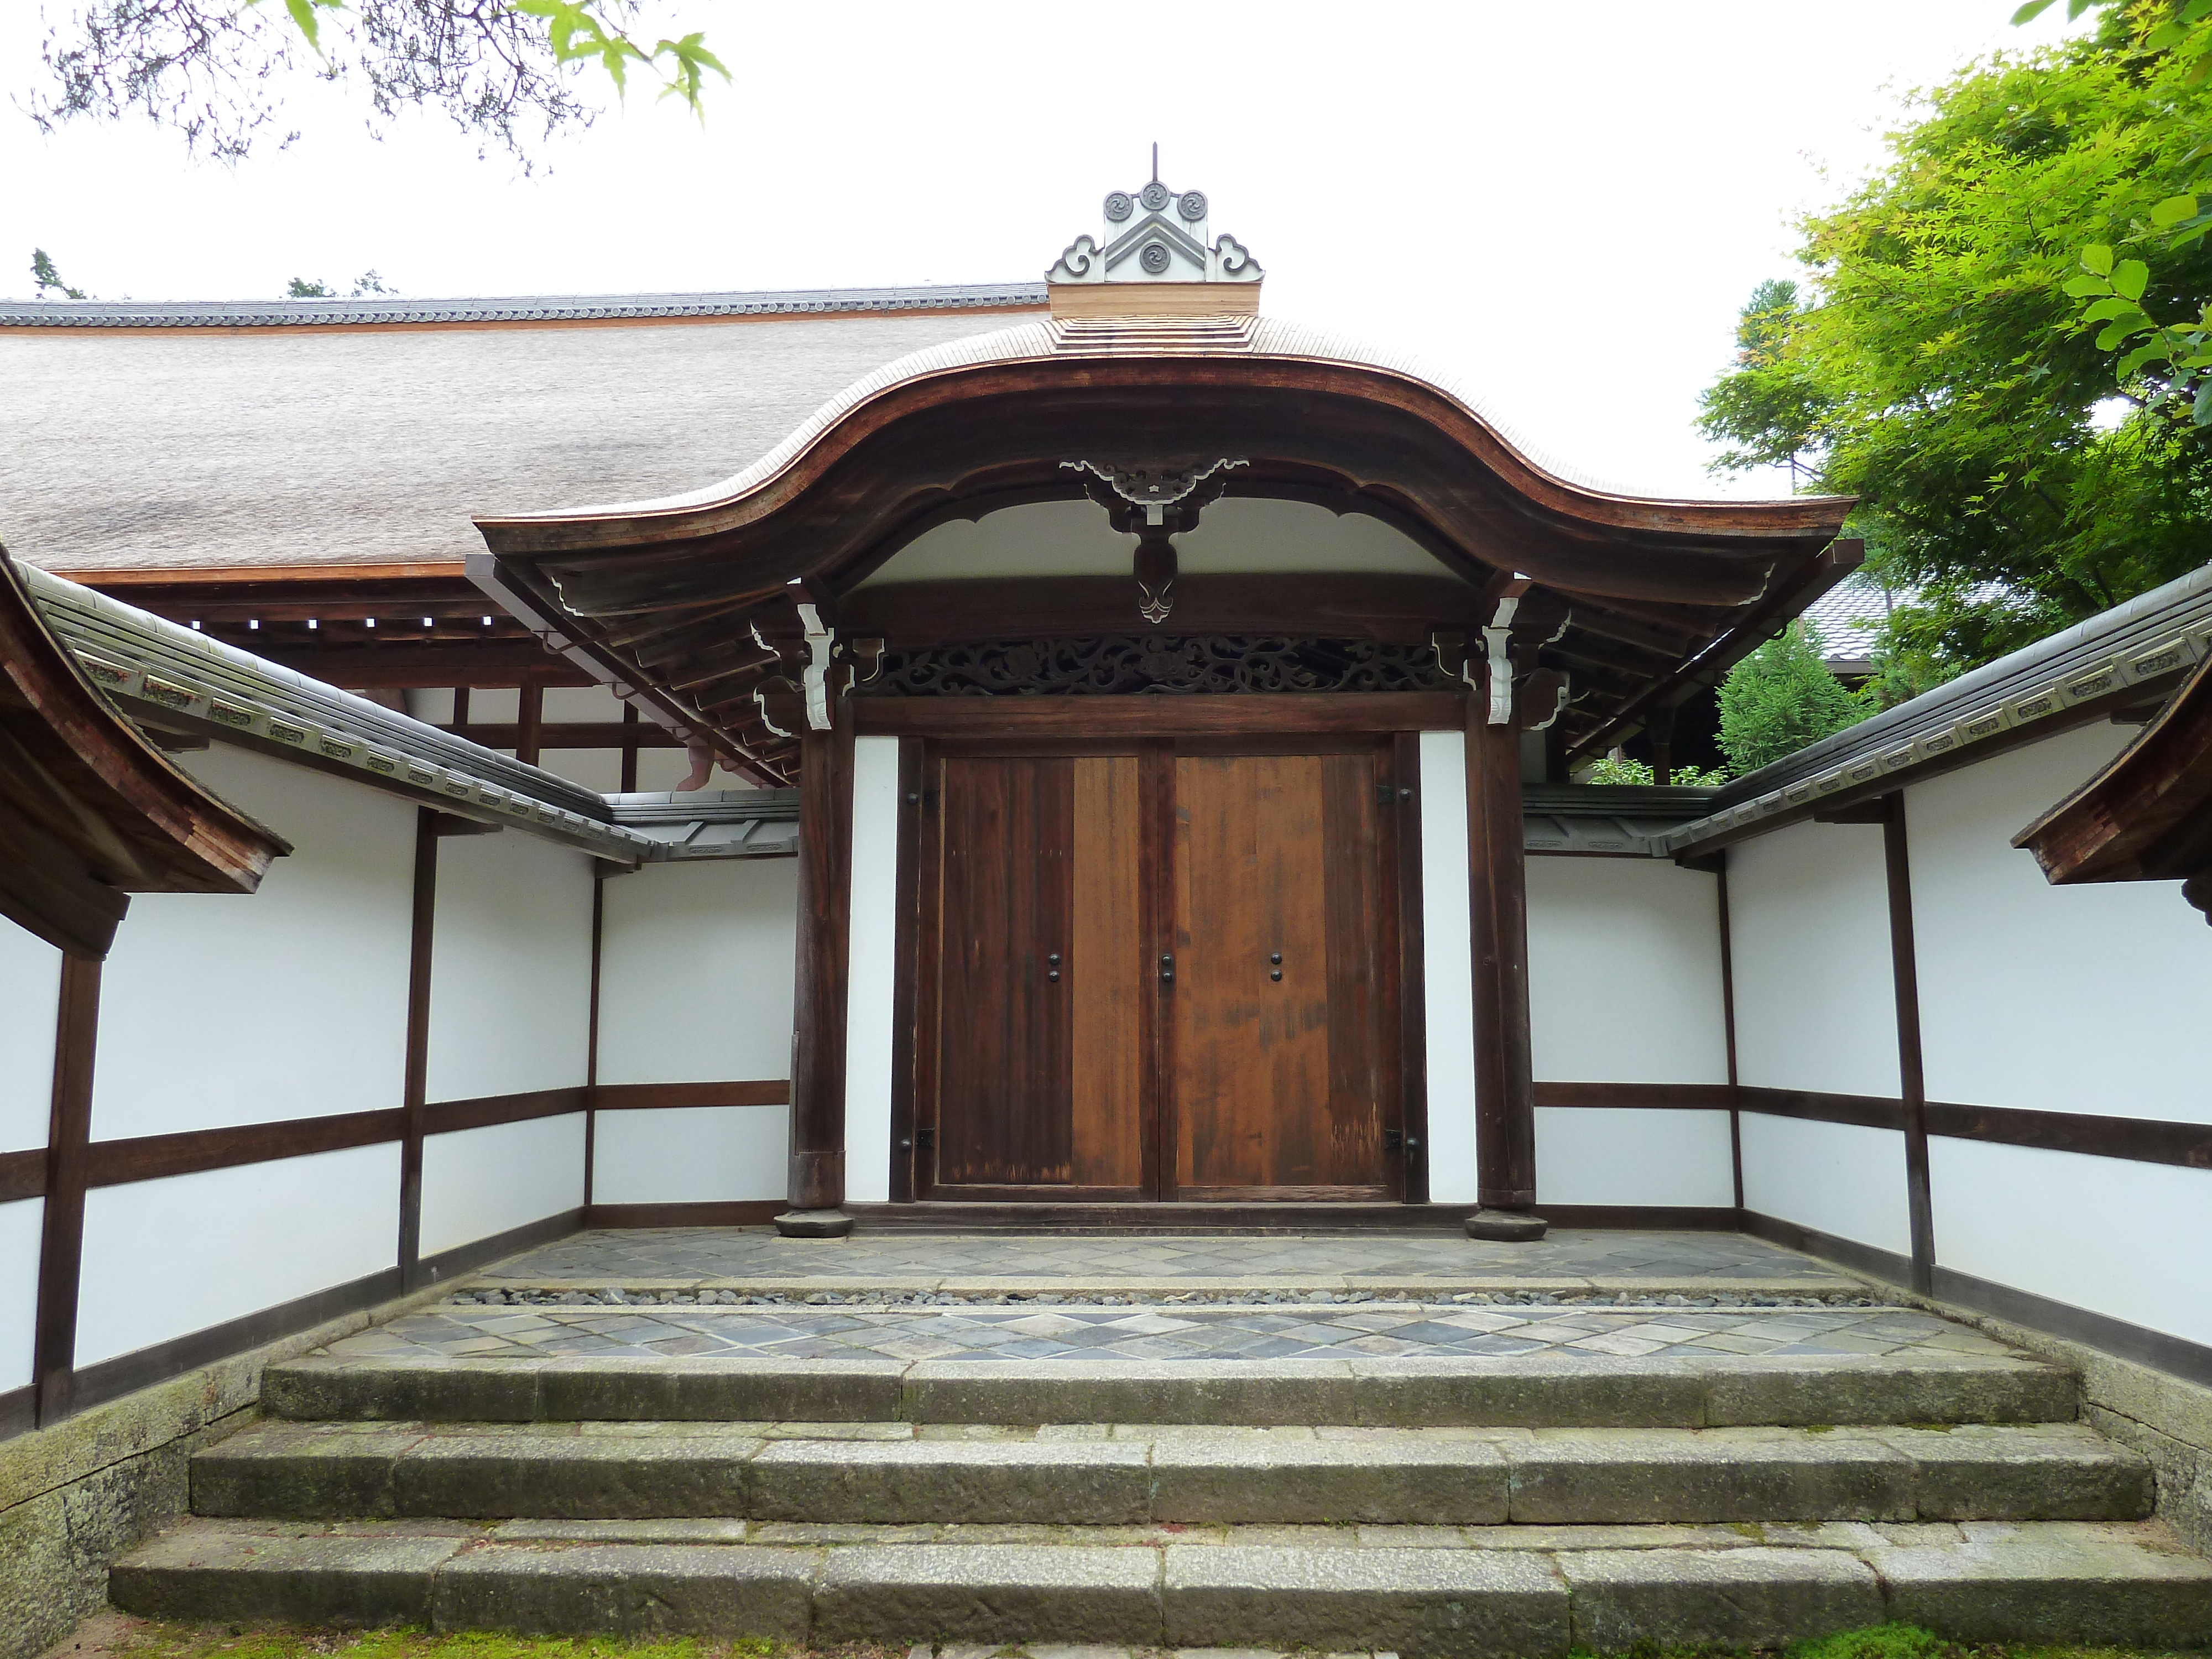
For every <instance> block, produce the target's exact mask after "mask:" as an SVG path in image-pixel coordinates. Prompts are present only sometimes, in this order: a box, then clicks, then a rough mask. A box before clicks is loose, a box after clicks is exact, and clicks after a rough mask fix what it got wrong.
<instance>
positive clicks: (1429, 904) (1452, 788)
mask: <svg viewBox="0 0 2212 1659" xmlns="http://www.w3.org/2000/svg"><path fill="white" fill-rule="evenodd" d="M1467 859H1468V851H1467V739H1466V738H1464V737H1462V735H1461V734H1460V733H1459V732H1422V733H1421V960H1422V978H1423V981H1424V983H1425V987H1426V997H1427V1002H1426V1015H1427V1027H1428V1062H1429V1197H1430V1198H1431V1200H1433V1201H1434V1202H1436V1203H1438V1204H1472V1203H1473V1202H1474V1200H1475V1199H1476V1197H1477V1195H1478V1194H1479V1191H1480V1182H1479V1181H1478V1178H1477V1171H1476V1169H1475V1163H1474V942H1473V933H1472V921H1471V915H1470V912H1469V910H1468V886H1467V874H1468V872H1467Z"/></svg>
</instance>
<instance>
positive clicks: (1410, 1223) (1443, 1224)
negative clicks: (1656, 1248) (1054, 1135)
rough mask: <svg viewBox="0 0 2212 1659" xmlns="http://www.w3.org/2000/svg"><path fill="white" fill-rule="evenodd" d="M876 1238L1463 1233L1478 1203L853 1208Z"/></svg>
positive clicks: (925, 1204)
mask: <svg viewBox="0 0 2212 1659" xmlns="http://www.w3.org/2000/svg"><path fill="white" fill-rule="evenodd" d="M844 1208H845V1213H846V1214H848V1215H849V1216H851V1217H852V1218H853V1219H854V1221H855V1222H857V1223H858V1224H860V1226H861V1227H863V1228H865V1229H866V1231H870V1232H898V1231H922V1232H982V1231H1000V1230H1006V1231H1017V1232H1059V1233H1079V1232H1102V1233H1146V1232H1155V1233H1212V1232H1218V1233H1312V1232H1376V1231H1391V1232H1425V1231H1445V1232H1456V1231H1459V1229H1460V1226H1461V1225H1462V1223H1464V1222H1465V1221H1466V1219H1467V1218H1468V1216H1469V1215H1471V1214H1472V1213H1474V1205H1472V1204H1393V1203H1372V1202H1364V1201H1355V1202H1351V1203H1334V1204H1301V1203H1283V1202H1279V1201H1261V1202H1258V1203H1204V1204H1183V1203H1165V1204H1158V1203H1146V1202H1139V1203H1072V1202H1071V1203H1056V1202H1051V1201H1043V1202H1036V1203H994V1204H986V1203H972V1202H969V1203H962V1202H941V1201H937V1200H923V1201H922V1202H920V1203H916V1204H848V1205H846V1206H844Z"/></svg>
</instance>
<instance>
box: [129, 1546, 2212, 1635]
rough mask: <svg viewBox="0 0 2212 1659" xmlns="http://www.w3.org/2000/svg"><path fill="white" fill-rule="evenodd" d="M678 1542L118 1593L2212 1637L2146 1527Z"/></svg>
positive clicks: (1431, 1624) (1373, 1623) (751, 1620)
mask: <svg viewBox="0 0 2212 1659" xmlns="http://www.w3.org/2000/svg"><path fill="white" fill-rule="evenodd" d="M575 1524H576V1523H568V1525H570V1526H572V1527H573V1526H574V1525H575ZM658 1524H659V1527H660V1528H683V1527H688V1528H691V1529H692V1530H691V1534H690V1536H685V1535H684V1534H680V1533H679V1534H668V1533H665V1532H664V1533H663V1534H662V1535H661V1536H660V1537H659V1538H658V1539H657V1540H656V1541H648V1542H631V1541H617V1536H616V1535H615V1533H614V1532H611V1531H609V1530H608V1527H609V1523H604V1522H602V1523H599V1528H600V1529H601V1530H600V1535H599V1537H597V1538H593V1539H586V1538H583V1537H579V1536H576V1535H574V1534H573V1533H571V1534H567V1535H563V1533H562V1526H561V1523H550V1524H549V1523H535V1524H533V1523H529V1522H508V1523H507V1524H505V1525H503V1526H501V1527H499V1528H495V1529H492V1530H491V1531H489V1533H487V1532H486V1531H485V1530H484V1529H483V1528H481V1527H478V1526H470V1525H465V1524H459V1523H451V1522H448V1523H444V1524H440V1523H435V1522H415V1523H384V1524H376V1523H365V1524H359V1525H355V1526H352V1527H331V1528H314V1527H301V1526H293V1527H284V1526H279V1525H274V1524H271V1523H267V1522H260V1523H247V1522H223V1521H208V1520H201V1521H196V1522H190V1523H187V1524H186V1525H185V1526H184V1527H182V1528H179V1529H177V1530H175V1531H173V1532H171V1533H170V1534H167V1535H166V1536H164V1537H162V1538H161V1539H160V1540H157V1541H155V1542H154V1543H153V1544H151V1545H149V1546H148V1547H145V1548H143V1549H142V1550H141V1551H139V1552H138V1553H137V1554H135V1555H134V1556H132V1557H131V1558H130V1559H127V1560H125V1561H124V1562H122V1563H120V1564H118V1565H117V1566H116V1568H115V1570H114V1572H113V1577H112V1584H111V1592H110V1593H111V1595H112V1599H113V1600H114V1601H115V1603H116V1604H117V1605H118V1607H123V1608H124V1609H125V1610H126V1611H128V1612H131V1613H141V1614H145V1615H148V1616H153V1617H162V1618H170V1619H179V1620H190V1621H192V1622H198V1623H206V1622H214V1621H220V1620H261V1619H272V1620H304V1621H308V1622H313V1623H319V1624H330V1625H352V1626H358V1625H385V1624H414V1625H424V1626H430V1627H432V1628H434V1629H438V1630H464V1629H479V1628H494V1629H504V1630H513V1631H520V1632H544V1633H551V1634H563V1633H577V1634H581V1633H587V1632H614V1633H618V1634H622V1635H629V1636H659V1635H677V1634H691V1635H700V1636H708V1637H722V1638H727V1637H733V1636H738V1635H753V1636H770V1637H776V1638H782V1639H784V1640H787V1641H811V1642H814V1643H817V1644H829V1643H838V1642H859V1641H867V1642H884V1643H897V1644H907V1643H918V1642H985V1643H993V1644H998V1643H1007V1642H1051V1643H1097V1644H1115V1645H1122V1646H1133V1647H1150V1648H1160V1647H1170V1648H1200V1647H1217V1646H1218V1647H1232V1646H1233V1647H1243V1648H1247V1649H1249V1648H1252V1647H1255V1646H1266V1647H1271V1648H1278V1649H1285V1650H1287V1649H1292V1648H1301V1647H1310V1648H1318V1649H1321V1650H1339V1651H1340V1650H1351V1649H1395V1650H1399V1651H1401V1652H1402V1653H1404V1654H1406V1655H1407V1656H1416V1659H1425V1656H1431V1655H1434V1656H1461V1655H1466V1656H1488V1655H1501V1656H1503V1655H1512V1656H1528V1659H1554V1656H1564V1655H1565V1654H1566V1653H1567V1651H1568V1650H1569V1649H1570V1648H1571V1647H1580V1648H1584V1649H1589V1650H1595V1651H1599V1652H1607V1653H1613V1652H1626V1651H1630V1650H1634V1649H1637V1648H1639V1647H1649V1646H1656V1645H1666V1646H1674V1645H1681V1644H1716V1645H1725V1646H1731V1647H1741V1646H1760V1647H1778V1646H1780V1645H1783V1644H1784V1643H1786V1642H1788V1641H1790V1640H1795V1639H1798V1638H1804V1637H1808V1636H1814V1635H1818V1634H1821V1633H1825V1632H1832V1631H1836V1630H1841V1629H1848V1628H1851V1627H1854V1626H1865V1625H1871V1624H1875V1623H1878V1622H1880V1621H1881V1620H1886V1619H1887V1620H1905V1621H1908V1622H1911V1623H1913V1624H1918V1625H1925V1626H1932V1627H1934V1628H1936V1629H1937V1630H1939V1631H1942V1632H1944V1633H1946V1634H1948V1635H1949V1636H1951V1637H1953V1638H1956V1639H1959V1640H1962V1641H1968V1642H1978V1641H1996V1640H2027V1641H2040V1642H2054V1643H2056V1642H2065V1643H2078V1644H2093V1645H2107V1644H2110V1645H2130V1646H2142V1647H2154V1648H2166V1647H2179V1646H2187V1645H2193V1644H2200V1643H2202V1642H2203V1640H2204V1638H2205V1636H2206V1634H2207V1632H2212V1563H2207V1562H2205V1561H2204V1560H2203V1559H2199V1558H2197V1557H2195V1556H2191V1555H2189V1554H2186V1553H2183V1552H2181V1551H2179V1550H2178V1549H2177V1548H2176V1547H2174V1546H2173V1544H2172V1540H2171V1538H2170V1535H2169V1534H2166V1532H2165V1531H2164V1529H2163V1528H2160V1527H2159V1526H2158V1525H2157V1524H2156V1523H2148V1522H2137V1523H2130V1524H2114V1523H2102V1524H2096V1523H2081V1522H2031V1523H2024V1524H2023V1523H1984V1522H1974V1523H1967V1524H1965V1525H1954V1524H1940V1523H1939V1524H1932V1525H1931V1524H1925V1523H1917V1524H1912V1525H1905V1526H1884V1525H1869V1524H1865V1523H1847V1524H1835V1523H1831V1524H1830V1525H1827V1526H1822V1527H1817V1528H1794V1529H1793V1528H1759V1527H1752V1526H1746V1527H1744V1528H1741V1534H1739V1533H1736V1532H1733V1531H1727V1530H1724V1529H1723V1530H1718V1531H1717V1532H1714V1533H1699V1532H1697V1531H1696V1530H1694V1529H1687V1528H1674V1527H1650V1528H1625V1527H1624V1528H1531V1527H1510V1526H1508V1527H1496V1528H1464V1529H1457V1528H1424V1529H1407V1528H1335V1529H1308V1528H1284V1527H1267V1528H1212V1529H1208V1528H1189V1529H1172V1530H1170V1529H1160V1528H1110V1529H1100V1530H1097V1531H1096V1532H1091V1533H1085V1531H1084V1530H1083V1529H1080V1528H969V1529H964V1531H963V1529H961V1528H914V1529H910V1530H911V1532H912V1533H913V1534H916V1535H917V1536H916V1539H915V1541H906V1540H905V1539H904V1538H902V1537H897V1538H894V1537H890V1536H886V1535H878V1536H870V1535H867V1534H866V1532H865V1531H860V1532H856V1531H854V1529H852V1528H844V1529H840V1528H832V1527H827V1526H817V1527H814V1528H793V1527H783V1528H777V1527H776V1526H775V1523H758V1522H756V1523H750V1525H748V1524H747V1523H743V1522H661V1523H658ZM706 1528H720V1532H718V1533H708V1532H707V1531H706V1530H705V1529H706ZM618 1530H619V1529H618V1528H617V1529H616V1531H618ZM1316 1533H1318V1535H1316ZM1010 1534H1012V1535H1010ZM709 1538H712V1539H716V1540H729V1539H732V1538H735V1539H739V1540H742V1541H702V1540H704V1539H709ZM841 1539H842V1540H843V1541H839V1540H841ZM755 1540H758V1541H755Z"/></svg>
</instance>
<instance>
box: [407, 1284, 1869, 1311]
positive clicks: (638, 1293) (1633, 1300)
mask: <svg viewBox="0 0 2212 1659" xmlns="http://www.w3.org/2000/svg"><path fill="white" fill-rule="evenodd" d="M1348 1303H1371V1304H1376V1305H1379V1306H1382V1307H1388V1308H1408V1309H1412V1308H1425V1307H1433V1308H1449V1307H1508V1308H1569V1307H1572V1308H1587V1309H1592V1310H1596V1309H1608V1308H1883V1307H1890V1306H1893V1305H1897V1304H1893V1303H1892V1302H1890V1301H1889V1300H1888V1299H1887V1298H1884V1297H1869V1296H1863V1295H1857V1294H1853V1293H1851V1292H1848V1291H1838V1292H1835V1293H1832V1294H1831V1295H1827V1296H1757V1295H1752V1296H1623V1295H1621V1294H1620V1293H1619V1292H1617V1291H1607V1292H1603V1293H1599V1292H1595V1291H1589V1292H1575V1291H1567V1292H1565V1293H1562V1292H1559V1291H1462V1292H1460V1293H1459V1294H1458V1295H1456V1296H1454V1297H1450V1298H1449V1299H1448V1300H1445V1301H1441V1302H1431V1301H1425V1300H1422V1299H1421V1298H1419V1297H1410V1296H1388V1295H1384V1294H1382V1293H1380V1292H1377V1291H1242V1292H1221V1291H1182V1292H1167V1293H1159V1292H1141V1293H1140V1292H1129V1293H1127V1294H1121V1295H1105V1294H1095V1293H1090V1292H1085V1293H1082V1294H1073V1295H1072V1294H1068V1293H1066V1292H1063V1291H1037V1292H1036V1293H1035V1294H1033V1295H1024V1294H1012V1295H1005V1296H959V1295H954V1294H951V1293H949V1292H946V1291H903V1292H898V1293H894V1294H886V1293H884V1292H883V1291H811V1292H809V1293H808V1294H807V1295H805V1296H803V1297H799V1296H790V1295H786V1294H783V1293H781V1292H769V1293H767V1294H763V1295H752V1294H749V1293H747V1292H745V1291H643V1290H621V1289H616V1288H599V1289H594V1290H588V1291H540V1290H513V1291H498V1290H477V1291H469V1290H464V1291H455V1292H454V1293H453V1295H452V1296H451V1297H448V1298H447V1304H448V1305H466V1306H479V1307H481V1306H489V1307H510V1308H588V1307H653V1308H659V1307H678V1308H683V1307H715V1308H802V1307H804V1308H833V1307H834V1308H861V1309H867V1310H891V1309H898V1308H963V1307H965V1308H1013V1307H1030V1306H1034V1307H1066V1308H1194V1307H1204V1308H1250V1307H1313V1306H1320V1305H1322V1304H1331V1305H1334V1304H1348Z"/></svg>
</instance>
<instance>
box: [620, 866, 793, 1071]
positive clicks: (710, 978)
mask: <svg viewBox="0 0 2212 1659" xmlns="http://www.w3.org/2000/svg"><path fill="white" fill-rule="evenodd" d="M798 915H799V860H796V859H729V860H701V861H700V862H698V863H696V864H648V865H647V866H645V867H644V868H643V869H642V870H640V871H639V872H637V873H636V874H635V875H630V876H617V877H615V878H611V880H609V881H608V883H607V884H606V900H605V914H604V915H602V917H601V919H600V933H599V1081H600V1082H602V1083H722V1082H727V1081H731V1080H745V1081H751V1080H756V1079H770V1078H785V1077H788V1076H790V1074H791V976H792V963H793V952H794V951H796V949H797V945H798Z"/></svg>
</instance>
